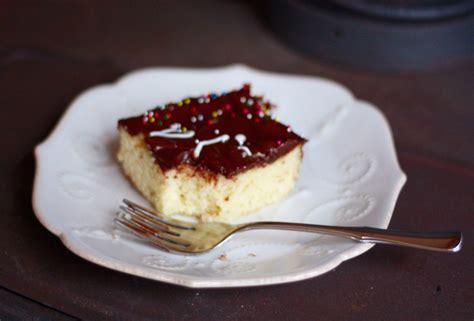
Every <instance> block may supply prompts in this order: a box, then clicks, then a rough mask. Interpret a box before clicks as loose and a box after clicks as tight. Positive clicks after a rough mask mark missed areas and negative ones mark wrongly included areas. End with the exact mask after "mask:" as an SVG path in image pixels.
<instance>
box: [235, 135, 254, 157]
mask: <svg viewBox="0 0 474 321" xmlns="http://www.w3.org/2000/svg"><path fill="white" fill-rule="evenodd" d="M234 139H235V140H236V141H237V143H238V144H239V146H238V147H237V149H240V150H243V151H244V152H245V154H247V156H252V152H251V151H250V149H249V148H248V147H247V146H244V143H245V140H246V139H247V137H245V135H244V134H237V135H235V137H234ZM245 154H244V155H245Z"/></svg>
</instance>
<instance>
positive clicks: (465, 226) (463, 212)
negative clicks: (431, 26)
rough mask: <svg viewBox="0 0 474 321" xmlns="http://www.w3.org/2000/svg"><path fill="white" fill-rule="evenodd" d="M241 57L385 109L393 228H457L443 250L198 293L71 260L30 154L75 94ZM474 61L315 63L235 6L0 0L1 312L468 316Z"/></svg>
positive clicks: (383, 250)
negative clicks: (36, 197) (398, 67)
mask: <svg viewBox="0 0 474 321" xmlns="http://www.w3.org/2000/svg"><path fill="white" fill-rule="evenodd" d="M235 62H242V63H245V64H248V65H250V66H254V67H258V68H261V69H268V70H273V71H281V72H291V73H299V74H308V75H317V76H322V77H327V78H331V79H334V80H336V81H338V82H341V83H342V84H344V85H346V86H347V87H348V88H350V89H351V90H352V91H353V92H354V94H355V95H356V96H357V97H360V98H362V99H365V100H368V101H371V102H373V103H375V104H376V105H377V106H379V107H380V108H381V109H382V110H383V112H384V113H385V115H386V116H387V118H388V120H389V121H390V124H391V126H392V129H393V133H394V136H395V141H396V146H397V150H398V155H399V159H400V162H401V165H402V167H403V169H404V170H405V172H406V173H407V175H408V182H407V184H406V186H405V187H404V189H403V191H402V193H401V196H400V199H399V202H398V203H397V207H396V210H395V213H394V215H393V219H392V222H391V224H390V225H391V226H392V227H397V228H406V229H426V230H429V229H444V228H460V229H461V230H462V231H463V232H464V235H465V246H464V248H463V250H462V251H461V252H460V253H458V254H440V253H433V252H425V251H417V250H411V249H404V248H395V247H388V246H376V247H375V248H374V249H372V250H371V251H369V252H368V253H366V254H364V255H362V256H360V257H357V258H355V259H353V260H350V261H348V262H345V263H344V264H342V265H341V266H339V267H338V268H336V269H335V270H334V271H332V272H329V273H327V274H325V275H322V276H320V277H317V278H313V279H310V280H306V281H302V282H297V283H292V284H285V285H276V286H267V287H259V288H236V289H207V290H192V289H186V288H181V287H177V286H173V285H168V284H164V283H159V282H154V281H150V280H146V279H142V278H138V277H134V276H131V275H126V274H122V273H119V272H115V271H112V270H108V269H105V268H102V267H99V266H96V265H94V264H92V263H89V262H87V261H84V260H82V259H80V258H78V257H76V256H75V255H73V254H72V253H70V252H69V251H68V250H66V248H65V247H64V246H63V245H62V244H61V242H60V241H59V239H58V238H56V237H55V236H53V235H52V234H51V233H49V232H48V231H47V230H46V229H45V228H43V227H42V226H41V225H40V223H39V222H38V221H37V220H36V218H35V216H34V214H33V211H32V208H31V200H30V199H31V190H32V181H33V174H34V170H35V169H34V167H35V161H34V157H33V154H32V151H33V148H34V146H35V145H36V144H38V143H39V142H40V141H41V140H43V139H44V138H45V136H46V135H47V134H48V133H49V132H50V130H51V129H52V127H53V126H54V124H55V123H56V121H57V120H58V118H59V117H60V115H61V114H62V113H63V111H64V109H65V107H66V106H67V105H68V103H69V102H70V101H71V100H72V99H73V98H74V97H75V96H76V95H77V94H78V93H80V92H81V91H82V90H84V89H86V88H88V87H90V86H93V85H96V84H100V83H104V82H110V81H113V80H115V79H117V77H119V76H120V75H122V74H124V73H126V72H127V71H130V70H133V69H136V68H140V67H144V66H155V65H158V66H216V65H225V64H230V63H235ZM472 71H473V65H472V62H467V63H463V64H460V65H454V66H449V67H443V68H442V69H437V70H430V71H426V72H422V73H416V74H414V73H411V74H383V73H374V72H368V71H361V70H351V69H350V68H347V67H342V66H335V65H332V64H329V63H324V62H320V61H317V60H313V59H310V58H308V57H306V56H304V55H302V54H300V53H298V52H296V51H294V50H293V49H291V48H288V47H286V46H285V45H284V44H282V43H281V42H280V41H279V40H278V39H277V38H276V37H275V36H274V35H273V34H272V33H271V32H270V31H269V30H268V29H267V28H266V27H265V25H264V24H263V23H262V22H261V19H259V17H258V16H257V15H256V14H255V10H254V7H253V6H252V5H250V4H249V3H247V2H239V1H193V2H191V1H180V2H172V1H163V2H158V1H148V2H147V1H140V2H139V3H134V1H129V2H121V1H120V2H119V1H101V2H97V3H94V4H93V3H92V2H90V1H13V0H12V1H1V2H0V106H1V109H0V110H1V111H0V123H1V126H0V141H1V147H2V157H1V160H0V175H1V176H0V195H1V202H0V320H2V321H4V320H77V319H84V320H361V319H364V320H472V319H473V317H474V302H473V301H474V300H473V297H474V260H473V257H474V252H473V244H474V243H473V237H474V233H473V220H474V216H473V214H474V206H473V200H474V87H473V83H474V77H473V73H472Z"/></svg>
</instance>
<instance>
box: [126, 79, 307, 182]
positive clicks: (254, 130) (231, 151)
mask: <svg viewBox="0 0 474 321" xmlns="http://www.w3.org/2000/svg"><path fill="white" fill-rule="evenodd" d="M272 108H273V105H271V104H270V103H268V102H265V101H264V100H263V99H262V97H256V96H251V95H250V86H249V85H244V86H243V88H241V89H240V90H236V91H231V92H228V93H222V94H220V95H218V94H208V95H204V96H201V97H195V98H186V99H184V100H182V101H180V102H178V103H171V104H167V105H166V106H158V107H156V108H155V109H152V110H150V111H147V112H146V113H145V114H144V115H141V116H137V117H131V118H127V119H121V120H119V122H118V125H119V127H122V128H124V129H126V130H127V131H128V133H129V134H130V135H133V136H134V135H138V134H143V136H144V139H145V142H146V144H147V145H148V148H149V149H150V151H151V153H152V154H153V157H154V159H155V161H156V163H157V164H158V165H159V166H160V167H161V168H162V169H163V170H168V169H172V168H176V167H178V166H179V165H182V164H187V165H190V166H192V167H194V168H195V169H197V170H204V171H207V172H210V173H213V174H222V175H224V176H226V177H232V176H234V175H236V174H238V173H241V172H242V171H245V170H248V169H250V168H253V167H255V166H261V165H264V164H268V163H271V162H273V161H274V160H276V159H277V158H279V157H280V156H282V155H285V154H286V153H288V152H289V151H291V150H292V149H293V148H294V147H296V146H298V145H301V144H304V143H305V141H306V140H305V139H304V138H302V137H300V136H298V135H297V134H295V133H294V132H292V131H291V129H290V127H288V126H285V125H283V124H281V123H279V122H278V121H276V120H274V119H272V117H271V109H272ZM170 128H173V129H170ZM193 133H194V134H193ZM209 140H214V141H217V142H212V141H211V142H209ZM199 143H201V144H200V145H201V147H202V148H201V149H200V152H199V147H198V145H199ZM208 143H209V144H208ZM197 147H198V148H197Z"/></svg>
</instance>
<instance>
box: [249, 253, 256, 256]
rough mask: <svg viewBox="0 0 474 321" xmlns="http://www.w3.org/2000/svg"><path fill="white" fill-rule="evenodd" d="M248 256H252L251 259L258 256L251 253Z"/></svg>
mask: <svg viewBox="0 0 474 321" xmlns="http://www.w3.org/2000/svg"><path fill="white" fill-rule="evenodd" d="M248 256H250V257H256V255H255V254H253V253H249V254H248Z"/></svg>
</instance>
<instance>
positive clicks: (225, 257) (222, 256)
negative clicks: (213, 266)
mask: <svg viewBox="0 0 474 321" xmlns="http://www.w3.org/2000/svg"><path fill="white" fill-rule="evenodd" d="M217 259H219V260H221V261H226V260H227V255H225V253H224V254H221V255H219V257H218V258H217Z"/></svg>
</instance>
